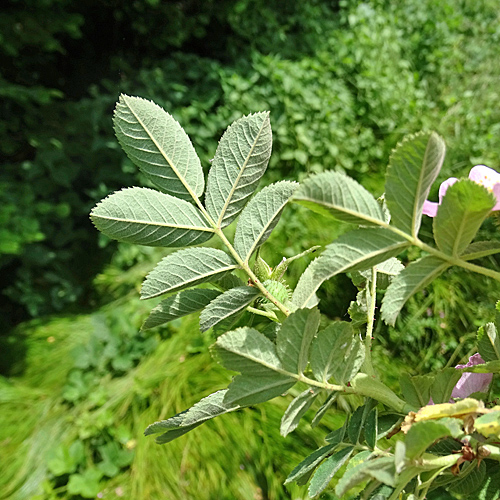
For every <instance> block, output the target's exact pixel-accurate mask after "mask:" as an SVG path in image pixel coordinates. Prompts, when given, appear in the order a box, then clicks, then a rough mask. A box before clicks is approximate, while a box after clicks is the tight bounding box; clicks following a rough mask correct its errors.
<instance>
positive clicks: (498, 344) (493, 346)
mask: <svg viewBox="0 0 500 500" xmlns="http://www.w3.org/2000/svg"><path fill="white" fill-rule="evenodd" d="M477 348H478V351H479V354H481V357H482V358H483V359H484V361H496V360H499V359H500V336H499V335H498V331H497V329H496V327H495V325H494V324H493V323H486V325H484V326H483V327H482V328H480V329H479V331H478V332H477Z"/></svg>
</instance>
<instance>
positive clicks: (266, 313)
mask: <svg viewBox="0 0 500 500" xmlns="http://www.w3.org/2000/svg"><path fill="white" fill-rule="evenodd" d="M247 311H248V312H251V313H252V314H258V315H259V316H265V317H266V318H269V319H272V320H273V321H278V317H277V316H276V314H274V313H273V312H269V311H264V310H263V309H257V308H255V307H252V306H248V307H247Z"/></svg>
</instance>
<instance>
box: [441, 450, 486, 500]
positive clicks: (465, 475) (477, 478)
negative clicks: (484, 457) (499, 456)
mask: <svg viewBox="0 0 500 500" xmlns="http://www.w3.org/2000/svg"><path fill="white" fill-rule="evenodd" d="M464 469H465V470H464ZM485 477H486V464H485V463H484V461H481V462H480V463H478V461H477V460H474V461H472V462H471V463H470V464H469V465H468V466H465V467H464V468H463V470H462V471H461V473H460V475H459V476H458V479H457V480H456V481H453V482H452V483H451V484H450V486H449V487H448V490H449V491H452V492H454V493H458V494H460V495H471V494H474V493H477V492H478V490H479V491H480V490H481V486H483V484H484V482H485V481H484V480H485ZM462 498H463V497H462ZM493 498H494V496H490V497H488V500H493Z"/></svg>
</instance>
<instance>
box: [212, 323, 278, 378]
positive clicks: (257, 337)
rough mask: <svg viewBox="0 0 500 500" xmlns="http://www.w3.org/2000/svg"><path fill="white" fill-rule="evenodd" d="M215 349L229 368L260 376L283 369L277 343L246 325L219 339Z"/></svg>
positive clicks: (224, 364)
mask: <svg viewBox="0 0 500 500" xmlns="http://www.w3.org/2000/svg"><path fill="white" fill-rule="evenodd" d="M212 349H213V351H214V353H215V354H216V356H217V357H218V358H219V359H220V361H221V363H222V365H223V366H224V367H225V368H227V369H228V370H234V371H236V372H240V373H243V374H248V375H252V376H260V375H267V374H269V371H270V370H283V366H282V364H281V361H280V359H279V358H278V355H277V353H276V348H275V345H274V344H273V343H272V342H271V341H270V340H269V339H268V338H267V337H265V336H264V335H263V334H262V333H260V332H259V331H257V330H255V329H254V328H249V327H247V326H244V327H242V328H237V329H236V330H233V331H231V332H227V333H225V334H224V335H222V336H220V337H219V338H218V339H217V342H216V343H215V344H214V346H213V348H212Z"/></svg>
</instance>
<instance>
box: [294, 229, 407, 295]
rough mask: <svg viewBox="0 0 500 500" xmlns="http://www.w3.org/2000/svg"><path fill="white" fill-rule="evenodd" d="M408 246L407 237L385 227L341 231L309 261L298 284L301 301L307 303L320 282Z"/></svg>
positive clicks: (392, 255)
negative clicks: (306, 273) (304, 274)
mask: <svg viewBox="0 0 500 500" xmlns="http://www.w3.org/2000/svg"><path fill="white" fill-rule="evenodd" d="M407 246H408V243H407V241H406V240H403V239H402V238H401V237H400V236H398V235H396V234H395V233H393V232H392V231H390V230H389V229H384V228H361V229H356V230H354V231H350V232H349V233H345V234H343V235H342V236H340V237H339V238H338V239H337V240H335V241H334V242H333V243H331V244H330V245H328V246H327V247H326V250H325V251H324V252H323V253H322V254H321V255H320V256H319V257H318V258H317V259H315V260H313V261H312V262H311V264H309V267H310V268H311V270H310V271H309V274H308V275H307V278H306V279H305V280H304V285H301V283H300V280H299V284H298V285H297V287H299V285H300V287H301V291H300V299H301V301H302V302H305V303H308V302H309V300H311V299H312V298H313V296H314V293H315V292H316V290H317V289H318V288H319V287H320V285H321V284H322V283H323V282H324V281H326V280H327V279H330V278H331V277H333V276H335V275H336V274H339V273H345V272H347V271H355V270H359V269H367V268H368V267H372V266H374V265H375V264H378V263H380V262H383V261H385V260H387V259H389V258H391V257H394V256H395V255H397V254H398V253H400V252H401V251H402V250H403V249H404V248H406V247H407ZM306 272H308V270H307V269H306ZM311 274H312V277H311Z"/></svg>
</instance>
